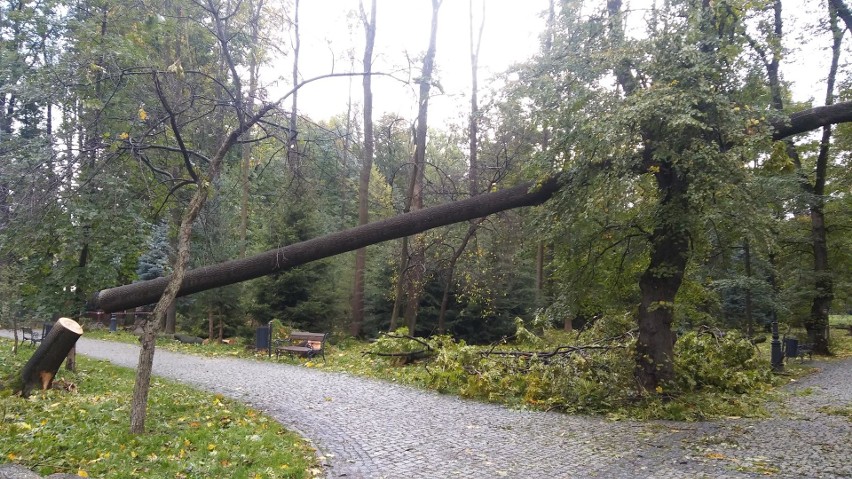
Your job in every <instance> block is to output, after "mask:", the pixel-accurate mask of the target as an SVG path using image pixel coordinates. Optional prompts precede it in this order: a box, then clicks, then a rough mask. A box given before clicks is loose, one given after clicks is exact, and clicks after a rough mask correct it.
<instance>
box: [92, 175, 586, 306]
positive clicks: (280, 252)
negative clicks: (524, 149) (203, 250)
mask: <svg viewBox="0 0 852 479" xmlns="http://www.w3.org/2000/svg"><path fill="white" fill-rule="evenodd" d="M563 181H570V174H562V175H558V176H555V177H553V178H550V179H548V180H545V181H543V182H541V183H523V184H521V185H518V186H515V187H513V188H507V189H505V190H500V191H496V192H493V193H487V194H484V195H479V196H477V197H475V198H468V199H465V200H461V201H457V202H454V203H448V204H444V205H440V206H435V207H432V208H426V209H423V210H420V211H416V212H411V213H407V214H402V215H398V216H395V217H393V218H389V219H386V220H382V221H377V222H373V223H370V224H367V225H364V226H358V227H355V228H350V229H348V230H344V231H339V232H337V233H332V234H329V235H325V236H321V237H319V238H314V239H311V240H308V241H303V242H301V243H296V244H293V245H289V246H285V247H282V248H279V249H275V250H271V251H267V252H264V253H261V254H258V255H255V256H250V257H248V258H244V259H237V260H231V261H226V262H224V263H220V264H216V265H211V266H206V267H203V268H198V269H195V270H191V271H188V272H187V273H186V275H185V277H184V278H183V281H182V286H181V288H180V289H179V292H178V296H185V295H188V294H193V293H198V292H200V291H206V290H208V289H212V288H217V287H220V286H226V285H229V284H234V283H238V282H241V281H246V280H249V279H254V278H259V277H261V276H265V275H268V274H272V273H276V272H278V271H283V270H285V269H288V268H292V267H295V266H299V265H302V264H305V263H308V262H310V261H315V260H317V259H322V258H327V257H329V256H334V255H337V254H341V253H346V252H348V251H354V250H356V249H358V248H361V247H363V246H368V245H372V244H376V243H380V242H382V241H388V240H393V239H399V238H403V237H405V236H409V235H412V234H415V233H420V232H423V231H427V230H429V229H432V228H437V227H438V226H445V225H449V224H453V223H458V222H461V221H469V220H471V219H474V218H480V217H485V216H488V215H490V214H493V213H497V212H500V211H505V210H508V209H513V208H520V207H523V206H534V205H538V204H541V203H543V202H544V201H546V200H547V199H549V198H550V197H551V196H552V195H553V194H554V193H555V192H556V191H557V190H558V189H559V187H560V186H561V184H560V183H561V182H563ZM173 276H174V275H172V276H168V277H165V278H156V279H152V280H149V281H140V282H138V283H133V284H128V285H124V286H119V287H116V288H110V289H105V290H102V291H100V292H98V293H96V294H95V296H94V297H93V298H92V300H91V301H90V304H89V308H90V309H102V310H104V311H106V312H112V311H119V310H121V309H125V308H131V307H135V306H142V305H146V304H151V303H153V302H154V301H156V300H157V298H159V297H160V296H161V295H162V294H163V292H164V290H165V288H166V285H167V284H168V283H169V282H170V281H171V279H172V277H173Z"/></svg>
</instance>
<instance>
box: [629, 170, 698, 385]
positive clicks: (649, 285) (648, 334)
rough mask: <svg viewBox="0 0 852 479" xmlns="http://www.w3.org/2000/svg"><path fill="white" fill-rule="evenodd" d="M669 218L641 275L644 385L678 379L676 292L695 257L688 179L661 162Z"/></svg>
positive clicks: (639, 353) (639, 375) (659, 176)
mask: <svg viewBox="0 0 852 479" xmlns="http://www.w3.org/2000/svg"><path fill="white" fill-rule="evenodd" d="M654 176H655V178H656V182H657V190H658V191H659V192H660V194H661V198H660V209H661V211H663V212H664V214H663V215H661V216H663V217H664V218H665V219H664V220H662V221H660V222H658V223H657V225H656V226H655V228H654V231H653V232H652V233H651V235H650V237H649V240H650V243H651V254H650V257H651V261H650V262H649V264H648V268H647V269H646V270H645V272H644V273H643V274H642V276H641V277H640V279H639V290H640V292H641V298H642V299H641V303H640V304H639V318H638V323H639V335H638V339H637V342H636V379H637V380H638V381H639V384H640V386H641V387H642V388H644V389H646V390H654V389H655V388H656V387H657V386H659V385H661V384H665V383H666V382H668V381H671V380H673V379H674V374H675V371H674V362H673V360H674V341H675V336H674V333H673V331H672V327H671V326H672V322H673V321H674V304H675V296H677V292H678V290H679V289H680V286H681V284H682V283H683V275H684V271H685V270H686V263H687V261H688V260H689V231H687V229H686V227H685V225H684V224H683V221H682V220H681V219H682V218H684V217H685V215H686V214H687V209H688V208H689V204H688V203H689V202H688V200H687V193H688V181H687V179H686V178H685V177H684V176H683V175H682V174H680V173H678V172H677V171H675V170H674V169H673V168H672V165H661V167H660V171H659V172H658V173H656V174H655V175H654Z"/></svg>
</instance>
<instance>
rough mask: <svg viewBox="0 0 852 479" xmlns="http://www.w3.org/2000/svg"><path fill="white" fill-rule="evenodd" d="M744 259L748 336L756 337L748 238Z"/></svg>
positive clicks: (744, 245) (745, 243) (744, 246)
mask: <svg viewBox="0 0 852 479" xmlns="http://www.w3.org/2000/svg"><path fill="white" fill-rule="evenodd" d="M743 259H744V260H745V275H746V288H745V319H746V336H747V337H749V338H752V337H754V314H753V312H752V300H751V245H750V244H749V241H748V238H746V239H745V241H744V242H743Z"/></svg>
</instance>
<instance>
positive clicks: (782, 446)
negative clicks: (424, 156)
mask: <svg viewBox="0 0 852 479" xmlns="http://www.w3.org/2000/svg"><path fill="white" fill-rule="evenodd" d="M138 349H139V348H138V347H137V346H134V345H128V344H120V343H112V342H107V341H98V340H89V339H85V338H81V339H80V341H79V343H78V352H79V353H81V354H85V355H87V356H90V357H95V358H101V359H108V360H110V361H112V362H114V363H116V364H119V365H122V366H128V367H135V366H136V363H137V359H138ZM813 364H814V365H815V366H818V367H819V368H820V369H821V372H820V373H818V374H814V375H811V376H809V377H807V378H805V379H803V380H801V381H800V382H798V383H796V384H794V385H793V386H792V387H791V388H790V393H789V394H788V397H787V398H786V399H785V401H784V402H783V403H782V404H780V405H779V406H777V407H776V408H775V411H774V414H773V418H771V419H765V420H744V419H730V420H725V421H714V422H702V423H677V422H663V421H657V422H648V423H639V422H631V421H620V422H612V421H607V420H603V419H599V418H591V417H582V416H568V415H563V414H558V413H546V412H529V411H519V410H512V409H507V408H505V407H502V406H497V405H491V404H482V403H478V402H474V401H468V400H463V399H459V398H456V397H452V396H446V395H440V394H437V393H434V392H430V391H421V390H416V389H412V388H408V387H403V386H400V385H396V384H393V383H389V382H382V381H375V380H370V379H364V378H357V377H353V376H349V375H345V374H339V373H331V372H327V371H321V370H315V369H308V368H304V367H297V366H292V365H287V364H280V363H272V362H262V361H252V360H242V359H232V358H203V357H198V356H188V355H181V354H176V353H171V352H168V351H163V350H158V351H157V353H156V356H155V362H154V374H156V375H159V376H162V377H167V378H172V379H175V380H178V381H181V382H184V383H188V384H191V385H194V386H197V387H199V388H202V389H206V390H209V391H214V392H218V393H222V394H224V395H226V396H229V397H232V398H234V399H237V400H239V401H242V402H245V403H248V404H250V405H251V406H253V407H255V408H257V409H259V410H262V411H264V412H266V413H268V414H270V415H271V416H273V417H274V418H276V419H277V420H279V421H280V422H282V423H283V424H284V425H285V426H287V427H288V428H290V429H293V430H295V431H297V432H299V433H301V434H302V435H303V436H305V437H306V438H308V439H310V440H311V441H312V442H313V443H314V445H315V446H316V447H317V449H318V451H319V454H320V455H321V457H322V461H323V463H324V464H325V468H326V473H327V477H329V478H338V477H345V478H369V479H380V478H387V479H397V478H453V477H457V478H472V479H477V478H483V479H486V478H487V479H491V478H500V477H507V478H533V477H534V478H586V477H599V478H660V479H663V478H748V477H766V476H771V477H778V478H804V477H808V478H811V477H813V478H841V477H852V422H850V420H849V419H847V418H845V417H844V416H841V415H836V414H828V413H827V412H826V408H831V407H835V408H838V407H852V369H850V366H852V362H850V361H848V360H847V361H833V362H826V363H821V362H814V363H813Z"/></svg>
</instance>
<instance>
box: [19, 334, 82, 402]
mask: <svg viewBox="0 0 852 479" xmlns="http://www.w3.org/2000/svg"><path fill="white" fill-rule="evenodd" d="M82 335H83V328H81V327H80V325H79V324H77V322H76V321H74V320H73V319H70V318H59V319H58V320H57V321H56V323H55V324H54V325H53V328H51V330H50V333H48V335H47V336H46V337H45V338H44V339H43V340H42V341H41V345H40V346H39V347H38V349H36V352H35V353H33V355H32V357H30V360H29V361H27V364H26V365H24V369H23V370H22V371H21V380H22V383H21V395H22V396H23V397H28V396H29V395H30V393H32V391H33V390H35V389H41V390H45V389H49V388H50V386H51V384H53V378H54V376H56V372H57V371H59V367H60V366H61V365H62V361H64V360H65V358H66V357H67V356H68V353H69V352H71V350H73V349H74V345H75V344H77V340H78V339H79V338H80V336H82Z"/></svg>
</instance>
